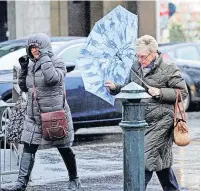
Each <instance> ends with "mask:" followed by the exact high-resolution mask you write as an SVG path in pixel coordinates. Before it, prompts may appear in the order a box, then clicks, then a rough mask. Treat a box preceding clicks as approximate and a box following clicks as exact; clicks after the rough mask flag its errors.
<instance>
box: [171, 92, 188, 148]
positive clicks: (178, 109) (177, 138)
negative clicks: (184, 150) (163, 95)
mask: <svg viewBox="0 0 201 191" xmlns="http://www.w3.org/2000/svg"><path fill="white" fill-rule="evenodd" d="M179 101H180V102H179ZM174 142H175V144H176V145H178V146H186V145H188V144H189V143H190V135H189V128H188V126H187V123H186V112H185V109H184V103H183V98H182V95H181V91H180V90H178V89H177V90H176V102H175V107H174Z"/></svg>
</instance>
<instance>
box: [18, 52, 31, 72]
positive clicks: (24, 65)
mask: <svg viewBox="0 0 201 191" xmlns="http://www.w3.org/2000/svg"><path fill="white" fill-rule="evenodd" d="M19 63H20V66H21V68H22V69H27V68H28V64H29V56H28V55H25V56H22V57H20V58H19Z"/></svg>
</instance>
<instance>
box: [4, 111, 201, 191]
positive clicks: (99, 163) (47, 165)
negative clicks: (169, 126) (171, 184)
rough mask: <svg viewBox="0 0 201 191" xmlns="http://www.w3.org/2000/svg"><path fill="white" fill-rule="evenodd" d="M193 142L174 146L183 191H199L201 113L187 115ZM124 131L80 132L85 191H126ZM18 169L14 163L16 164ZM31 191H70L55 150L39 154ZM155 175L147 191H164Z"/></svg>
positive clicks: (79, 152)
mask: <svg viewBox="0 0 201 191" xmlns="http://www.w3.org/2000/svg"><path fill="white" fill-rule="evenodd" d="M188 124H189V128H190V132H191V139H192V142H191V144H190V145H189V146H187V147H178V146H176V145H174V148H173V152H174V166H173V169H174V170H175V174H176V176H177V178H178V182H179V184H180V185H181V187H182V191H199V190H200V112H189V113H188ZM121 132H122V131H121V129H120V128H119V127H117V126H113V127H99V128H90V129H80V130H78V132H77V133H76V139H75V144H74V147H73V149H74V152H75V154H76V157H77V165H78V173H79V176H80V178H81V181H82V185H83V186H82V187H83V188H82V190H83V191H94V190H96V191H122V190H123V148H122V135H121ZM13 165H14V166H15V163H13ZM16 178H17V175H5V176H3V183H4V184H6V185H10V183H11V184H13V181H14V180H15V179H16ZM31 179H32V181H31V182H30V183H29V187H28V189H27V190H28V191H33V190H34V191H45V190H49V191H51V190H54V191H55V190H67V180H68V176H67V171H66V168H65V166H64V163H63V161H62V158H61V157H60V155H59V153H58V151H57V150H56V149H47V150H39V151H38V152H37V154H36V162H35V166H34V169H33V172H32V176H31ZM161 190H162V188H161V187H160V183H159V181H158V179H157V177H156V175H155V174H154V176H153V178H152V180H151V182H150V184H149V185H148V188H147V191H161Z"/></svg>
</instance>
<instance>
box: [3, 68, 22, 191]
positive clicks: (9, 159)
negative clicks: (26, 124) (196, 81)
mask: <svg viewBox="0 0 201 191" xmlns="http://www.w3.org/2000/svg"><path fill="white" fill-rule="evenodd" d="M17 74H18V70H17V69H16V68H14V70H13V80H0V84H6V83H12V84H13V91H12V101H13V103H6V102H5V101H3V100H2V99H1V97H0V190H1V185H2V182H3V176H4V175H11V174H18V172H19V165H20V157H21V150H22V148H21V145H20V144H14V143H8V142H7V140H6V127H7V124H8V121H9V116H10V113H11V109H12V107H13V106H14V105H15V102H16V101H17V99H18V96H19V92H20V89H19V86H18V85H17ZM23 98H24V99H26V98H25V97H24V95H23ZM19 148H20V149H19ZM16 159H17V160H16ZM15 162H16V164H15ZM13 164H15V165H13Z"/></svg>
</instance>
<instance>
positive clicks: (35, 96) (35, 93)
mask: <svg viewBox="0 0 201 191" xmlns="http://www.w3.org/2000/svg"><path fill="white" fill-rule="evenodd" d="M33 91H34V101H35V102H36V104H37V106H38V110H39V112H40V113H41V109H40V105H39V102H38V96H37V91H36V86H35V84H34V81H33ZM65 99H66V88H65V84H64V91H63V108H65Z"/></svg>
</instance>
